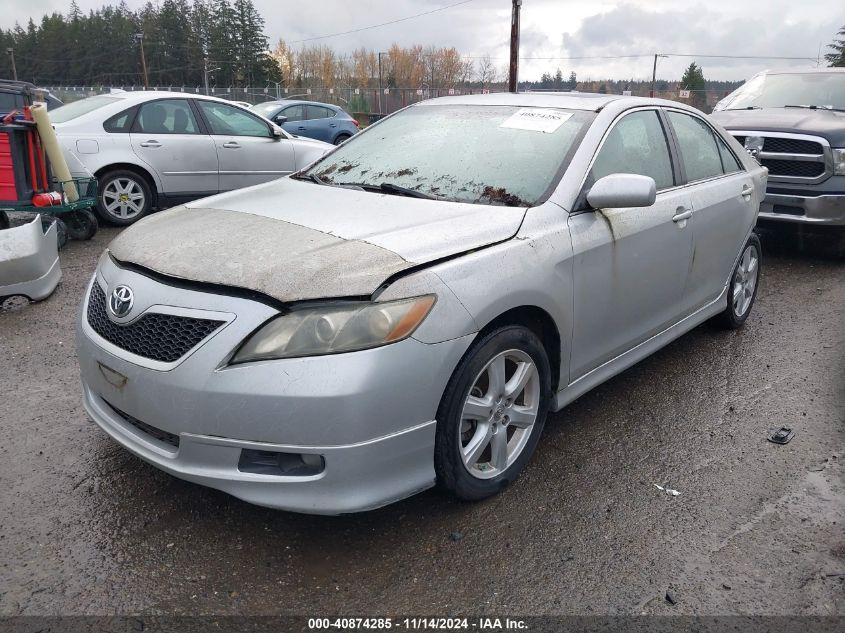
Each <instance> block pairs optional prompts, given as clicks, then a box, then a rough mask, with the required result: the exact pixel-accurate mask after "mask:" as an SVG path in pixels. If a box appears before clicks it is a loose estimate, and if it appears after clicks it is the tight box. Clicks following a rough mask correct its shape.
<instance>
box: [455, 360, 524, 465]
mask: <svg viewBox="0 0 845 633" xmlns="http://www.w3.org/2000/svg"><path fill="white" fill-rule="evenodd" d="M540 395H541V391H540V374H539V372H538V371H537V367H536V365H535V364H534V362H533V361H532V360H531V357H530V356H529V355H528V354H526V353H525V352H523V351H521V350H517V349H511V350H507V351H505V352H502V353H500V354H498V355H496V356H495V357H493V358H492V359H491V360H490V361H489V362H488V363H487V365H485V367H484V369H482V370H481V372H480V373H479V374H478V376H477V377H476V379H475V381H474V383H473V385H472V387H471V388H470V391H469V394H468V395H467V397H466V399H465V401H464V407H463V411H462V412H461V423H460V426H459V435H460V436H459V438H458V440H459V446H460V452H461V459H462V460H463V463H464V466H465V467H466V469H467V471H468V472H469V473H470V475H472V476H473V477H476V478H478V479H491V478H493V477H496V476H497V475H500V474H501V473H503V472H504V471H505V470H507V468H508V467H509V466H510V465H511V464H513V463H514V462H515V461H516V459H517V458H518V457H519V455H520V454H521V453H522V451H523V449H524V448H525V445H526V443H527V442H528V439H529V437H530V436H531V429H532V427H533V426H534V423H535V422H536V421H537V416H538V413H539V410H540Z"/></svg>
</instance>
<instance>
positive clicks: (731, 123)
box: [710, 108, 845, 147]
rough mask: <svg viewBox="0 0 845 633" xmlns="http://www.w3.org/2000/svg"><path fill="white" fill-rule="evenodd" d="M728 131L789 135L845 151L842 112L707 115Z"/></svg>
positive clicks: (775, 110)
mask: <svg viewBox="0 0 845 633" xmlns="http://www.w3.org/2000/svg"><path fill="white" fill-rule="evenodd" d="M710 116H711V117H712V118H713V120H714V121H716V122H717V123H719V125H721V126H722V127H724V128H725V129H728V130H748V131H760V132H792V133H795V134H812V135H815V136H821V137H824V138H825V139H827V141H828V142H829V143H830V144H831V146H832V147H845V112H836V111H833V110H809V109H806V108H763V109H761V110H721V111H719V112H714V113H713V114H711V115H710Z"/></svg>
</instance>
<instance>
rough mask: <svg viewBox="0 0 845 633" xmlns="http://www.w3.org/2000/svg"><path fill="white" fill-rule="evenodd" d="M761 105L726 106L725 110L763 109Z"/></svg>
mask: <svg viewBox="0 0 845 633" xmlns="http://www.w3.org/2000/svg"><path fill="white" fill-rule="evenodd" d="M762 109H763V108H761V107H760V106H742V107H741V108H725V110H762Z"/></svg>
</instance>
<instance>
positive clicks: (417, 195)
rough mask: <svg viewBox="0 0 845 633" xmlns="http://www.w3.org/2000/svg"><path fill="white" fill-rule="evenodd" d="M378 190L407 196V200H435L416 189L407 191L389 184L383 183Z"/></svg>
mask: <svg viewBox="0 0 845 633" xmlns="http://www.w3.org/2000/svg"><path fill="white" fill-rule="evenodd" d="M379 189H381V190H382V191H384V192H385V193H394V194H398V195H400V196H408V197H409V198H423V199H424V200H436V198H435V197H434V196H432V195H431V194H428V193H423V192H422V191H417V190H416V189H408V188H407V187H400V186H399V185H394V184H393V183H391V182H383V183H381V184H380V185H379Z"/></svg>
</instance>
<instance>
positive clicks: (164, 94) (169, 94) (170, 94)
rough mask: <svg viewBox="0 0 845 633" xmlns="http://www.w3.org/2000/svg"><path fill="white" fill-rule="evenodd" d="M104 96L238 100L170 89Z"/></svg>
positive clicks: (136, 100)
mask: <svg viewBox="0 0 845 633" xmlns="http://www.w3.org/2000/svg"><path fill="white" fill-rule="evenodd" d="M103 96H106V97H115V98H116V99H121V100H123V101H128V102H130V103H141V102H143V101H152V100H153V99H168V98H170V99H208V100H209V101H219V102H221V103H230V104H235V105H237V102H236V101H231V100H230V99H221V98H220V97H212V96H210V95H204V94H201V93H194V92H175V91H169V90H134V91H130V92H112V93H105V94H104V95H103Z"/></svg>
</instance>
